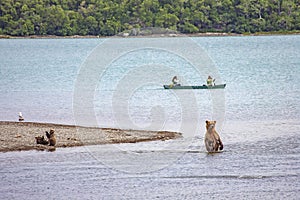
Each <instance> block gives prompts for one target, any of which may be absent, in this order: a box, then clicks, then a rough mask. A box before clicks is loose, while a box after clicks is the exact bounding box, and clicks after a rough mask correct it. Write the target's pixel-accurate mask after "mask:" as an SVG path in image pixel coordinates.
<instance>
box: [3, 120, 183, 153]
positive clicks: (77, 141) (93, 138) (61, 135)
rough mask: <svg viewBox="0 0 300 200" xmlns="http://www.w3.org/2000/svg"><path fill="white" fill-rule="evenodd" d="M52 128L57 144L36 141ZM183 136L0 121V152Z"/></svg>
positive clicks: (178, 136) (166, 132) (164, 132)
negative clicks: (53, 145)
mask: <svg viewBox="0 0 300 200" xmlns="http://www.w3.org/2000/svg"><path fill="white" fill-rule="evenodd" d="M50 129H54V130H55V134H56V139H57V142H56V145H55V147H51V146H48V145H40V144H36V140H35V137H36V136H43V135H44V136H45V131H49V130H50ZM180 137H182V136H181V134H180V133H176V132H168V131H142V130H120V129H113V128H90V127H78V126H74V125H61V124H47V123H33V122H0V152H8V151H21V150H34V149H35V150H49V151H53V150H55V148H58V147H74V146H83V145H100V144H113V143H135V142H144V141H154V140H169V139H176V138H180ZM45 138H46V136H45Z"/></svg>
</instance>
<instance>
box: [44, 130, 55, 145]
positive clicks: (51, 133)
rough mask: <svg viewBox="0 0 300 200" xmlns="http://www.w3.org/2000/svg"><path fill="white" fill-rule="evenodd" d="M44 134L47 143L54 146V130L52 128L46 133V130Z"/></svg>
mask: <svg viewBox="0 0 300 200" xmlns="http://www.w3.org/2000/svg"><path fill="white" fill-rule="evenodd" d="M46 136H47V138H48V140H49V145H50V146H55V144H56V137H55V134H54V130H53V129H50V133H48V131H46Z"/></svg>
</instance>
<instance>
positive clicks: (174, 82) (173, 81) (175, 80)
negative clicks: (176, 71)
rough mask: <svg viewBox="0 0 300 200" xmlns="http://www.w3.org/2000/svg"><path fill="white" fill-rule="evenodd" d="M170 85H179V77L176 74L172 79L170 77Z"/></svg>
mask: <svg viewBox="0 0 300 200" xmlns="http://www.w3.org/2000/svg"><path fill="white" fill-rule="evenodd" d="M172 85H173V86H180V83H179V79H178V78H177V76H174V77H173V79H172Z"/></svg>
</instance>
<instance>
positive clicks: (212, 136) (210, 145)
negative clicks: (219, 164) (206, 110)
mask: <svg viewBox="0 0 300 200" xmlns="http://www.w3.org/2000/svg"><path fill="white" fill-rule="evenodd" d="M215 126H216V121H206V133H205V140H204V142H205V147H206V150H207V151H208V152H217V151H219V150H222V149H223V143H222V141H221V138H220V136H219V134H218V133H217V131H216V129H215Z"/></svg>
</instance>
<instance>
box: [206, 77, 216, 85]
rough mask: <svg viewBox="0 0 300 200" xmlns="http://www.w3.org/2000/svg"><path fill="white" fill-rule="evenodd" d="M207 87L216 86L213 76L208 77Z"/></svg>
mask: <svg viewBox="0 0 300 200" xmlns="http://www.w3.org/2000/svg"><path fill="white" fill-rule="evenodd" d="M206 84H207V86H214V85H215V79H213V78H212V77H211V76H208V78H207V80H206Z"/></svg>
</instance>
